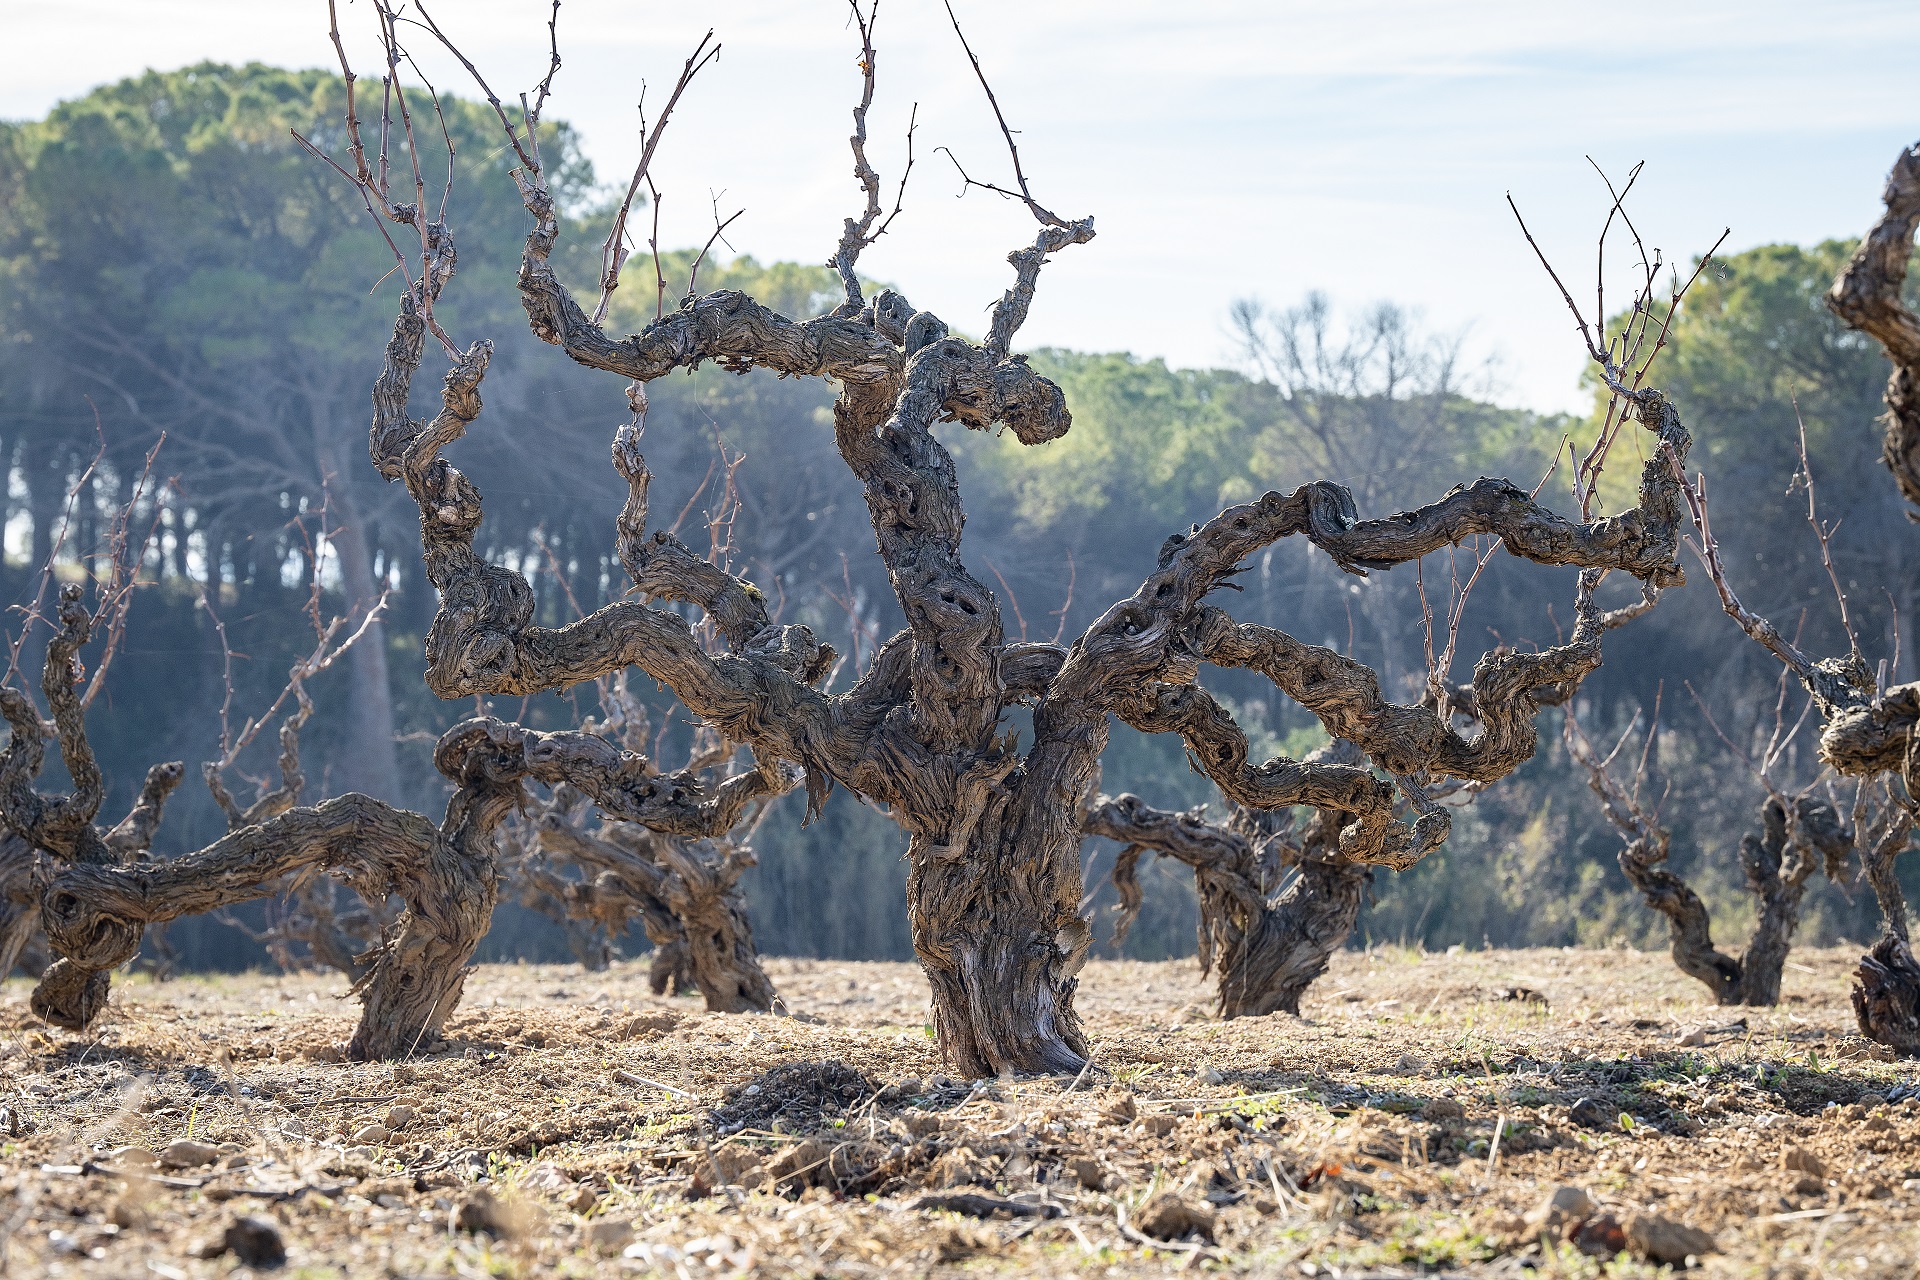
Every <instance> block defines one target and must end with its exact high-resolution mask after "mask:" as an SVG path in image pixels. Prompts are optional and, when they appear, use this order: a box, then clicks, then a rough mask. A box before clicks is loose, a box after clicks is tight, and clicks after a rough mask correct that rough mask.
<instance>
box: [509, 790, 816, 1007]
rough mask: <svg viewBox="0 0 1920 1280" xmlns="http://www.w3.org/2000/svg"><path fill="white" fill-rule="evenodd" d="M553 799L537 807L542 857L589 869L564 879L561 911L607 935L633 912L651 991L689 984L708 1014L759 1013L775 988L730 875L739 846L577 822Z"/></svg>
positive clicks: (770, 1003)
mask: <svg viewBox="0 0 1920 1280" xmlns="http://www.w3.org/2000/svg"><path fill="white" fill-rule="evenodd" d="M568 807H569V806H565V805H564V804H563V805H558V806H555V809H554V810H550V811H549V812H547V813H545V814H543V815H542V816H541V819H540V822H539V831H538V835H539V840H540V845H541V848H542V849H543V850H545V851H546V852H547V853H548V854H549V855H550V856H554V857H559V858H564V859H566V860H567V861H569V862H572V863H574V864H575V865H576V866H579V867H581V868H584V869H587V870H589V871H591V872H595V873H597V874H595V875H594V878H593V879H592V880H590V881H588V882H586V883H584V884H579V885H570V886H567V888H566V890H565V893H566V896H567V898H568V899H569V900H570V901H569V904H568V906H569V911H570V912H571V913H572V914H575V915H591V916H593V917H596V918H598V919H599V920H600V921H601V922H602V924H603V926H604V927H606V929H607V930H608V932H611V933H619V932H622V931H624V930H625V928H626V927H627V923H628V921H630V920H632V919H633V918H634V917H635V916H638V917H639V918H640V922H641V926H642V928H644V929H645V930H646V933H647V938H648V940H649V941H651V942H652V943H653V944H654V960H653V971H652V973H651V974H650V975H649V976H650V980H651V981H652V983H653V989H654V990H655V991H656V992H663V991H665V990H667V989H668V988H669V986H671V987H672V989H673V990H675V991H676V992H677V991H679V990H682V989H684V988H685V987H686V986H691V987H693V988H695V989H697V990H698V991H699V992H700V994H701V995H702V996H704V997H706V1001H707V1008H708V1009H709V1010H711V1011H713V1012H715V1013H748V1012H753V1013H767V1012H770V1011H771V1010H772V1009H773V1008H774V1006H775V1003H776V1002H777V1000H778V999H779V997H778V995H777V994H776V993H775V991H774V987H773V980H772V979H770V978H769V977H767V973H766V970H765V969H763V968H761V966H760V956H759V953H758V952H757V951H756V950H755V949H754V945H753V928H752V925H751V924H750V923H749V922H748V919H747V904H746V898H745V897H744V896H743V895H742V894H741V892H740V889H739V883H738V882H739V879H740V876H741V874H742V873H743V872H745V871H746V869H747V868H748V867H750V866H752V865H753V855H752V853H751V852H750V851H748V850H747V849H746V848H745V846H740V845H731V844H716V843H715V842H709V841H704V840H702V841H686V840H683V839H677V838H674V837H671V836H665V835H659V834H657V833H655V832H651V831H648V830H646V829H645V828H643V827H636V826H635V825H633V824H632V823H607V824H605V825H604V826H602V827H601V829H600V830H599V831H598V832H589V831H587V830H585V829H584V827H583V825H582V824H581V823H580V822H579V820H578V818H577V816H576V815H574V814H571V813H568V812H566V809H567V808H568Z"/></svg>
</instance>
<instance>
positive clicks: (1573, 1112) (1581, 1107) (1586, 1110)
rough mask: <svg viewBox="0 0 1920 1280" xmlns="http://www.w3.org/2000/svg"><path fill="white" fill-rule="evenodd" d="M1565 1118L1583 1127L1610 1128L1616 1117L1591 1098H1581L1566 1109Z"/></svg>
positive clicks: (1615, 1121)
mask: <svg viewBox="0 0 1920 1280" xmlns="http://www.w3.org/2000/svg"><path fill="white" fill-rule="evenodd" d="M1567 1119H1569V1120H1571V1121H1573V1122H1574V1123H1575V1124H1577V1125H1579V1126H1581V1127H1582V1128H1585V1129H1611V1128H1613V1126H1614V1125H1615V1124H1616V1123H1617V1118H1616V1117H1615V1116H1613V1115H1611V1114H1609V1113H1608V1111H1607V1109H1606V1108H1605V1107H1603V1106H1601V1105H1600V1104H1599V1103H1597V1102H1595V1101H1594V1100H1593V1099H1592V1098H1582V1099H1580V1101H1578V1102H1576V1103H1574V1104H1573V1106H1572V1107H1571V1108H1570V1109H1569V1110H1568V1111H1567Z"/></svg>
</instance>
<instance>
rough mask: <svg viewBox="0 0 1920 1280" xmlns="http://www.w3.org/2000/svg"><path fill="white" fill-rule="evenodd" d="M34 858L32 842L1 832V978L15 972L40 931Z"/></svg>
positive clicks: (1, 979) (4, 978)
mask: <svg viewBox="0 0 1920 1280" xmlns="http://www.w3.org/2000/svg"><path fill="white" fill-rule="evenodd" d="M34 861H35V859H34V852H33V846H32V845H30V844H28V843H27V842H26V841H25V840H22V839H21V838H20V837H19V836H17V835H15V834H13V832H11V831H9V832H6V833H5V834H4V835H0V981H5V980H6V979H7V978H8V977H9V976H10V975H11V974H12V973H13V967H14V966H15V965H16V964H19V963H20V962H21V959H22V957H24V956H25V955H26V953H27V948H28V944H29V943H30V942H32V941H33V939H34V935H35V934H37V933H39V931H40V891H39V887H38V886H37V885H35V884H34V874H33V872H34ZM44 967H45V966H42V968H44ZM34 972H36V973H37V972H39V970H34Z"/></svg>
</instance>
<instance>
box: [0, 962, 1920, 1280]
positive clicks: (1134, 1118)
mask: <svg viewBox="0 0 1920 1280" xmlns="http://www.w3.org/2000/svg"><path fill="white" fill-rule="evenodd" d="M1856 956H1857V952H1855V951H1854V950H1851V949H1836V950H1830V951H1820V952H1810V951H1805V950H1803V951H1800V952H1797V953H1796V954H1795V959H1794V965H1793V967H1792V968H1791V969H1790V970H1789V972H1788V981H1787V997H1786V1001H1785V1003H1784V1004H1782V1005H1781V1006H1780V1007H1779V1008H1777V1009H1768V1010H1739V1009H1719V1008H1715V1007H1713V1006H1711V1005H1709V1004H1707V1003H1706V1002H1705V1001H1704V1000H1703V999H1702V997H1701V995H1700V988H1698V987H1697V986H1696V985H1695V984H1693V983H1691V982H1689V981H1688V980H1686V979H1684V978H1682V977H1681V976H1679V975H1678V974H1677V973H1676V972H1675V971H1674V970H1673V968H1672V966H1671V964H1670V963H1669V962H1668V960H1667V958H1666V957H1665V956H1664V955H1661V954H1644V953H1637V952H1629V951H1606V952H1599V951H1485V952H1468V953H1464V954H1461V953H1455V954H1449V955H1435V954H1419V953H1414V952H1408V951H1401V950H1375V951H1372V952H1367V953H1359V952H1348V953H1344V954H1342V955H1340V956H1339V957H1338V958H1337V959H1336V962H1335V965H1334V969H1333V972H1332V973H1331V974H1330V975H1329V976H1328V978H1327V979H1325V980H1324V981H1322V982H1321V983H1320V984H1319V985H1317V986H1316V987H1315V988H1314V990H1313V991H1312V992H1311V993H1310V995H1309V998H1308V1000H1307V1004H1306V1016H1305V1017H1304V1018H1292V1017H1288V1016H1285V1015H1276V1016H1273V1017H1268V1018H1248V1019H1241V1020H1238V1021H1234V1022H1227V1023H1222V1022H1218V1021H1216V1020H1214V1019H1213V1018H1212V1017H1211V1016H1210V1001H1209V988H1208V984H1207V982H1206V980H1204V979H1203V978H1202V977H1201V976H1200V974H1199V973H1198V971H1197V968H1196V966H1195V965H1194V964H1193V962H1191V961H1186V962H1171V963H1165V964H1139V963H1130V962H1098V961H1096V962H1094V963H1093V964H1090V965H1089V966H1088V967H1087V969H1086V971H1085V973H1084V974H1083V978H1082V986H1081V992H1080V996H1079V1007H1080V1008H1081V1010H1082V1011H1083V1013H1084V1014H1085V1017H1086V1022H1087V1027H1088V1030H1089V1032H1090V1034H1091V1036H1092V1038H1093V1042H1094V1046H1095V1064H1096V1065H1095V1068H1094V1070H1092V1071H1091V1072H1089V1073H1088V1074H1087V1075H1086V1076H1085V1077H1084V1078H1082V1079H1080V1080H1078V1081H1075V1080H1069V1079H1053V1078H1042V1079H1004V1080H999V1081H987V1082H968V1081H958V1080H950V1079H948V1078H946V1077H945V1076H943V1075H941V1074H940V1064H939V1062H938V1059H937V1056H936V1053H935V1051H934V1046H933V1043H932V1040H931V1038H930V1031H929V1029H928V1028H927V1027H926V1025H925V1018H926V986H925V983H924V982H923V980H922V979H921V977H920V975H919V972H918V970H917V969H915V968H914V967H913V966H911V965H904V964H849V963H838V962H829V961H820V962H815V961H774V962H772V963H771V965H770V968H771V971H772V973H773V976H774V979H775V981H776V982H777V983H778V984H779V985H780V988H781V990H782V991H783V993H784V995H785V998H786V1001H787V1004H788V1005H789V1006H790V1008H791V1009H792V1011H793V1012H794V1014H795V1015H797V1016H795V1017H791V1018H781V1017H741V1016H724V1015H714V1014H707V1013H704V1012H702V1011H701V1006H700V1004H699V1002H698V1001H697V1000H691V999H684V998H682V999H673V998H656V997H654V996H651V995H649V994H648V993H647V990H646V983H645V965H644V963H627V964H622V965H618V966H616V967H615V968H614V969H613V970H612V971H611V972H607V973H601V974H589V973H583V972H581V971H580V970H578V969H576V968H570V967H557V966H552V967H548V966H485V967H482V968H480V969H478V970H477V971H476V972H475V973H474V974H473V976H472V979H471V981H470V982H469V983H468V985H467V994H466V999H465V1002H464V1003H463V1005H462V1007H461V1009H460V1012H459V1013H458V1014H457V1015H456V1016H455V1017H454V1019H453V1021H452V1023H451V1024H450V1026H449V1028H448V1030H449V1036H450V1041H449V1044H448V1045H447V1046H446V1047H445V1048H444V1049H443V1050H441V1051H438V1052H436V1053H434V1054H433V1055H432V1056H428V1057H423V1058H419V1059H416V1060H414V1061H410V1062H406V1063H397V1064H394V1063H387V1064H378V1065H360V1064H345V1063H341V1062H339V1061H337V1051H336V1050H335V1048H334V1046H335V1045H336V1044H337V1043H338V1042H340V1041H342V1040H344V1039H345V1037H346V1036H347V1034H348V1032H349V1030H350V1028H351V1024H352V1014H353V1010H354V1007H353V1006H352V1005H350V1004H343V1003H341V1002H340V1000H339V999H338V998H337V997H339V996H340V995H341V994H342V984H341V983H340V982H339V981H338V980H336V979H334V978H331V977H321V976H299V977H276V976H260V975H252V976H245V977H220V978H211V979H180V980H177V981H173V982H169V983H164V984H156V983H151V982H142V981H138V980H131V981H127V980H123V981H122V983H121V985H120V987H119V990H118V991H117V992H116V995H115V1000H114V1004H113V1007H112V1010H111V1012H110V1014H109V1016H108V1017H107V1018H106V1019H105V1021H104V1023H103V1024H102V1025H101V1026H100V1027H99V1028H98V1029H97V1032H96V1033H95V1034H92V1035H89V1036H87V1037H85V1038H79V1037H73V1036H68V1035H65V1034H62V1033H58V1032H55V1031H53V1030H51V1029H49V1028H46V1027H43V1026H41V1025H39V1024H37V1023H35V1022H34V1021H33V1019H32V1018H31V1016H30V1015H29V1014H28V1012H27V1007H26V1005H27V1002H26V995H27V986H26V984H25V983H23V982H19V981H15V982H13V983H9V984H8V985H7V986H6V987H5V988H4V992H0V1108H4V1110H0V1143H4V1147H0V1152H3V1157H4V1158H3V1159H0V1231H3V1232H6V1233H7V1239H6V1244H5V1248H6V1270H7V1274H9V1275H19V1276H39V1275H50V1276H62V1275H73V1276H115V1277H139V1276H158V1277H180V1276H207V1275H225V1274H231V1273H234V1272H236V1271H238V1270H240V1269H242V1268H245V1267H247V1266H248V1262H249V1260H250V1261H251V1262H253V1263H255V1264H258V1266H259V1267H260V1268H262V1269H268V1268H271V1266H272V1264H273V1261H274V1256H275V1254H276V1252H277V1251H278V1250H282V1249H283V1250H284V1253H285V1261H284V1262H283V1263H280V1264H279V1266H278V1269H277V1272H276V1274H279V1275H282V1276H300V1277H306V1276H314V1277H318V1276H355V1277H360V1276H445V1275H459V1276H532V1275H541V1276H545V1275H555V1276H576V1275H577V1276H588V1275H609V1276H612V1275H648V1274H654V1275H663V1276H673V1277H690V1276H712V1277H718V1276H729V1275H737V1274H748V1275H768V1276H786V1275H805V1276H815V1275H845V1276H867V1275H880V1274H889V1275H943V1276H944V1275H953V1276H958V1275H1023V1276H1025V1275H1069V1274H1071V1275H1095V1276H1099V1275H1106V1276H1133V1275H1149V1274H1153V1275H1157V1274H1164V1273H1167V1272H1170V1271H1174V1270H1199V1271H1217V1272H1229V1273H1236V1274H1239V1273H1245V1274H1255V1275H1261V1276H1286V1277H1298V1276H1305V1277H1336V1278H1343V1280H1351V1278H1352V1277H1356V1276H1384V1275H1412V1274H1425V1273H1432V1272H1446V1273H1455V1274H1467V1275H1476V1276H1478V1275H1488V1276H1491V1275H1516V1274H1518V1273H1520V1272H1522V1271H1526V1270H1538V1271H1539V1272H1540V1273H1541V1274H1542V1275H1552V1276H1555V1277H1571V1278H1578V1277H1588V1276H1600V1275H1609V1276H1638V1275H1652V1274H1655V1273H1657V1272H1658V1271H1659V1270H1660V1268H1661V1267H1662V1266H1664V1265H1673V1266H1675V1267H1676V1268H1678V1267H1685V1266H1687V1265H1689V1260H1688V1256H1687V1255H1688V1253H1689V1252H1690V1251H1694V1250H1698V1253H1697V1254H1696V1255H1695V1258H1696V1262H1695V1265H1697V1267H1698V1268H1699V1269H1700V1271H1701V1272H1702V1273H1703V1274H1705V1275H1712V1276H1769V1277H1803V1276H1804V1277H1812V1276H1827V1275H1833V1276H1849V1277H1851V1276H1873V1277H1894V1276H1898V1277H1903V1278H1904V1277H1911V1276H1914V1275H1915V1274H1916V1268H1915V1259H1916V1257H1920V1143H1917V1140H1920V1096H1915V1091H1916V1090H1920V1084H1916V1077H1917V1075H1920V1065H1917V1064H1913V1063H1906V1062H1893V1061H1888V1060H1886V1059H1885V1057H1884V1056H1882V1055H1881V1054H1880V1053H1879V1052H1878V1050H1877V1049H1876V1048H1875V1046H1872V1045H1870V1044H1868V1043H1867V1042H1865V1041H1863V1040H1861V1039H1859V1038H1858V1036H1857V1035H1856V1034H1855V1033H1854V1027H1853V1020H1852V1016H1851V1014H1850V1012H1849V1010H1848V1007H1847V1003H1846V988H1847V974H1848V970H1849V969H1850V967H1851V965H1852V963H1853V961H1854V959H1855V958H1856ZM183 1143H184V1144H187V1145H175V1144H183ZM194 1144H198V1145H197V1146H196V1145H194ZM170 1148H171V1150H170ZM149 1153H152V1154H151V1155H150V1154H149ZM156 1155H164V1156H167V1157H168V1158H167V1159H165V1160H163V1161H158V1162H156V1161H155V1160H154V1156H156ZM1559 1188H1570V1189H1577V1190H1561V1191H1560V1197H1561V1208H1560V1211H1559V1212H1557V1213H1553V1214H1545V1213H1542V1212H1541V1205H1542V1202H1543V1201H1544V1200H1546V1199H1547V1198H1548V1197H1549V1196H1550V1195H1551V1194H1552V1193H1553V1192H1554V1191H1555V1190H1556V1189H1559ZM1689 1227H1690V1228H1693V1229H1694V1231H1695V1234H1689V1233H1688V1232H1687V1231H1685V1230H1684V1228H1689ZM1662 1253H1666V1254H1668V1255H1670V1256H1671V1257H1673V1258H1674V1259H1675V1261H1674V1262H1673V1263H1672V1264H1664V1263H1661V1262H1659V1261H1657V1257H1658V1255H1660V1254H1662ZM1650 1255H1651V1256H1650Z"/></svg>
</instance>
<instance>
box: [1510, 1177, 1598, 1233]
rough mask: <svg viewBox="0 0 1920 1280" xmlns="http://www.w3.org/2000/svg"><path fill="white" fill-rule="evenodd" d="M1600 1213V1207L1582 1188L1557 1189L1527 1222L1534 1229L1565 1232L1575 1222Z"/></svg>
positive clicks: (1564, 1187) (1542, 1202) (1540, 1204)
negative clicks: (1543, 1228)
mask: <svg viewBox="0 0 1920 1280" xmlns="http://www.w3.org/2000/svg"><path fill="white" fill-rule="evenodd" d="M1598 1212H1600V1206H1599V1205H1598V1204H1596V1203H1594V1199H1593V1197H1592V1196H1590V1195H1588V1194H1587V1193H1586V1191H1585V1190H1584V1189H1583V1188H1581V1187H1571V1186H1561V1187H1555V1188H1554V1189H1553V1191H1552V1193H1551V1194H1549V1195H1548V1196H1547V1198H1546V1199H1545V1200H1542V1201H1541V1202H1540V1203H1539V1205H1538V1206H1536V1207H1535V1208H1534V1210H1533V1212H1532V1213H1529V1214H1528V1215H1527V1222H1528V1223H1529V1224H1530V1225H1532V1226H1534V1227H1546V1228H1548V1229H1550V1230H1553V1231H1563V1230H1565V1229H1566V1228H1567V1227H1568V1226H1570V1225H1572V1224H1573V1223H1575V1222H1580V1221H1582V1220H1584V1219H1587V1218H1591V1217H1592V1216H1593V1215H1594V1214H1596V1213H1598Z"/></svg>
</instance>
